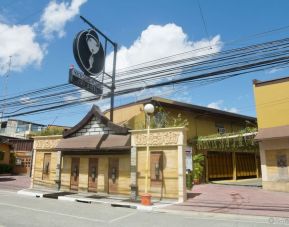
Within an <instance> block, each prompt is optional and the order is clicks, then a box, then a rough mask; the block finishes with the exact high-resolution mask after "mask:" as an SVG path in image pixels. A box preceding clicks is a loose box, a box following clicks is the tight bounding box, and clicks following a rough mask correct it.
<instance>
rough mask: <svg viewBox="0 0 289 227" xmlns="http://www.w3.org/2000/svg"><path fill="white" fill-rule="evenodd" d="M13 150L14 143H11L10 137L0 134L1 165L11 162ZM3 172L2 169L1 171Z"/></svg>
mask: <svg viewBox="0 0 289 227" xmlns="http://www.w3.org/2000/svg"><path fill="white" fill-rule="evenodd" d="M11 150H12V145H11V143H9V137H6V136H0V165H1V164H4V165H9V164H10V152H11ZM0 173H1V171H0Z"/></svg>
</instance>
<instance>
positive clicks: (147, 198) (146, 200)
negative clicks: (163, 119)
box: [141, 103, 155, 205]
mask: <svg viewBox="0 0 289 227" xmlns="http://www.w3.org/2000/svg"><path fill="white" fill-rule="evenodd" d="M154 111H155V108H154V106H153V105H152V104H150V103H149V104H146V105H145V107H144V112H145V113H146V116H147V143H146V166H145V167H146V168H145V194H144V195H142V196H141V203H142V204H143V205H151V195H150V194H149V193H148V174H149V158H150V151H149V137H150V117H151V115H152V114H153V113H154Z"/></svg>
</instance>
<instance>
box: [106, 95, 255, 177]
mask: <svg viewBox="0 0 289 227" xmlns="http://www.w3.org/2000/svg"><path fill="white" fill-rule="evenodd" d="M147 103H152V104H153V105H154V106H155V107H156V111H155V113H154V119H155V120H157V121H158V122H153V123H154V124H155V126H157V127H171V126H180V124H182V123H184V124H187V141H188V144H191V145H192V143H193V142H192V141H193V140H194V139H195V138H196V137H200V136H208V135H213V134H218V133H219V134H221V135H223V134H225V133H234V132H238V131H240V130H242V129H244V128H246V127H252V125H253V126H256V118H254V117H249V116H244V115H240V114H236V113H231V112H227V111H222V110H217V109H212V108H207V107H202V106H197V105H192V104H188V103H182V102H178V101H174V100H169V99H164V98H160V97H151V98H148V99H144V100H140V101H137V102H134V103H130V104H127V105H123V106H119V107H116V108H115V110H114V123H116V124H120V125H124V126H126V127H128V128H131V129H143V128H145V127H146V125H145V122H146V119H145V118H146V116H145V113H144V110H143V109H144V105H145V104H147ZM109 114H110V113H109V111H106V112H105V115H106V116H107V117H109ZM164 119H165V120H164ZM168 122H169V123H168ZM192 149H193V152H194V153H197V152H200V151H198V150H197V149H196V148H195V147H192V148H188V150H192ZM201 152H203V153H204V154H205V157H206V160H205V164H206V165H205V172H204V176H203V180H213V179H224V178H228V179H236V178H238V177H256V176H258V166H259V164H258V163H259V161H258V159H259V156H258V154H256V152H255V153H254V152H243V151H242V152H241V151H237V152H236V156H235V155H233V152H232V150H227V151H225V152H224V151H218V150H202V151H201ZM256 155H257V157H256ZM234 157H235V158H234ZM234 159H236V160H234ZM234 163H235V164H234ZM236 164H237V171H235V172H234V167H233V165H236ZM239 170H240V171H239Z"/></svg>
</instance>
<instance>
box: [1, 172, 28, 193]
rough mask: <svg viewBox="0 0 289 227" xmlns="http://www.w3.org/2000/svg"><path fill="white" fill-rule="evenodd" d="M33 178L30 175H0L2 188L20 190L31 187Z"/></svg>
mask: <svg viewBox="0 0 289 227" xmlns="http://www.w3.org/2000/svg"><path fill="white" fill-rule="evenodd" d="M30 182H31V179H30V177H29V176H20V175H19V176H18V175H16V176H14V175H11V176H0V189H2V190H3V189H4V190H10V191H18V190H21V189H23V188H29V187H30Z"/></svg>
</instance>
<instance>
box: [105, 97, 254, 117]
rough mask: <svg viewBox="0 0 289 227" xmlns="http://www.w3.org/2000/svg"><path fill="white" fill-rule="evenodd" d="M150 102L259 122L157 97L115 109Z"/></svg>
mask: <svg viewBox="0 0 289 227" xmlns="http://www.w3.org/2000/svg"><path fill="white" fill-rule="evenodd" d="M150 102H156V103H162V104H166V105H168V106H175V107H179V108H185V109H188V110H194V111H197V112H200V113H202V114H203V113H210V114H218V115H224V116H228V117H232V118H242V119H244V120H249V121H256V120H257V119H256V118H255V117H251V116H246V115H242V114H236V113H232V112H228V111H223V110H218V109H214V108H209V107H204V106H198V105H193V104H190V103H184V102H179V101H175V100H171V99H165V98H161V97H156V96H152V97H150V98H147V99H143V100H139V101H137V102H133V103H128V104H125V105H122V106H118V107H115V108H114V109H121V108H124V107H128V106H133V105H136V104H145V103H150ZM108 111H109V110H106V111H105V113H106V112H108Z"/></svg>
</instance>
